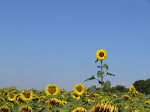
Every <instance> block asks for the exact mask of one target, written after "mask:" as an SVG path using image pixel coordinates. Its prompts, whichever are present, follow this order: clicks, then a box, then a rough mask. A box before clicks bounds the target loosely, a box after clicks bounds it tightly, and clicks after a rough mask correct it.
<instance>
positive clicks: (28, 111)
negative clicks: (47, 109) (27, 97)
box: [18, 105, 33, 112]
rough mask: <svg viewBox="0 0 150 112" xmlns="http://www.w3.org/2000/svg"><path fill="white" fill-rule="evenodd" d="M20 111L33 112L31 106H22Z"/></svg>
mask: <svg viewBox="0 0 150 112" xmlns="http://www.w3.org/2000/svg"><path fill="white" fill-rule="evenodd" d="M18 110H19V111H21V112H33V110H32V107H31V106H29V105H22V106H20V107H19V109H18Z"/></svg>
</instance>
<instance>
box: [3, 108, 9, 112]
mask: <svg viewBox="0 0 150 112" xmlns="http://www.w3.org/2000/svg"><path fill="white" fill-rule="evenodd" d="M1 111H2V112H9V109H7V108H2V109H1Z"/></svg>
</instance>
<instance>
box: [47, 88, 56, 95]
mask: <svg viewBox="0 0 150 112" xmlns="http://www.w3.org/2000/svg"><path fill="white" fill-rule="evenodd" d="M48 92H49V93H51V94H53V93H55V92H56V88H55V87H51V88H49V89H48Z"/></svg>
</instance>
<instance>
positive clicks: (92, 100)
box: [86, 93, 102, 102]
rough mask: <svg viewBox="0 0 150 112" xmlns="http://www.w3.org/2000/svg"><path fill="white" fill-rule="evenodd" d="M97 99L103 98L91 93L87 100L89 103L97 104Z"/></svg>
mask: <svg viewBox="0 0 150 112" xmlns="http://www.w3.org/2000/svg"><path fill="white" fill-rule="evenodd" d="M95 98H98V99H100V98H102V96H101V95H99V94H96V93H90V94H89V95H86V100H87V101H88V102H90V101H91V102H95Z"/></svg>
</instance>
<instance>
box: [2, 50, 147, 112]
mask: <svg viewBox="0 0 150 112" xmlns="http://www.w3.org/2000/svg"><path fill="white" fill-rule="evenodd" d="M106 57H107V54H106V51H105V50H103V49H101V50H98V51H97V52H96V58H97V60H96V61H95V62H96V63H97V62H98V61H100V66H97V67H98V68H100V70H99V71H98V72H97V77H98V78H95V76H91V77H90V78H88V79H86V80H85V81H89V80H96V81H98V83H99V84H100V85H101V88H100V89H99V90H96V89H94V88H89V89H87V88H85V87H84V85H82V84H81V83H79V84H76V85H75V86H74V88H73V90H72V91H71V92H67V91H65V90H62V89H59V88H58V86H57V85H56V84H49V85H47V86H46V88H45V90H35V89H30V90H21V91H19V90H17V88H16V87H10V88H2V89H0V112H150V95H145V94H142V93H140V92H138V91H137V90H136V88H135V87H134V86H130V87H129V90H128V92H119V91H118V92H115V93H111V92H104V91H103V87H105V88H110V86H111V83H110V81H106V82H104V81H103V78H104V76H107V75H108V76H115V75H114V74H111V73H108V72H107V73H106V74H104V71H103V68H105V69H106V70H108V65H107V64H103V63H102V62H103V61H104V60H105V58H106Z"/></svg>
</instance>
